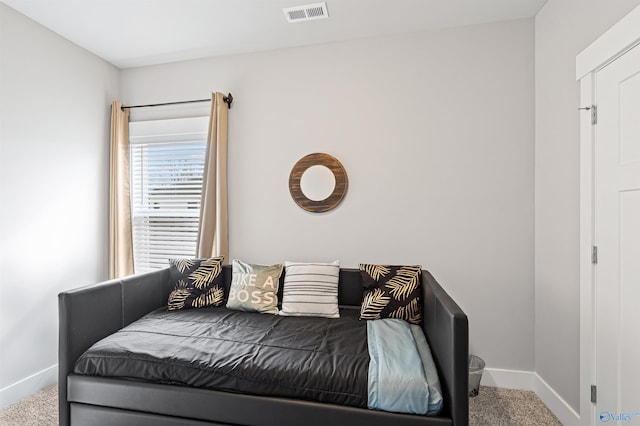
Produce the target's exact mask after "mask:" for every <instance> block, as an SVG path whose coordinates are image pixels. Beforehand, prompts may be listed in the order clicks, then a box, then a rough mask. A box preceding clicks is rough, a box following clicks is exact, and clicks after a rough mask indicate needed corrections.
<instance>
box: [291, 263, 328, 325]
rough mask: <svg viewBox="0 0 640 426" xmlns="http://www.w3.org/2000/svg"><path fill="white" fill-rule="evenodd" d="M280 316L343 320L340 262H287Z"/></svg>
mask: <svg viewBox="0 0 640 426" xmlns="http://www.w3.org/2000/svg"><path fill="white" fill-rule="evenodd" d="M284 267H285V275H284V291H283V294H282V309H281V310H280V315H284V316H301V317H325V318H340V311H339V310H338V279H339V277H340V262H339V261H337V260H336V261H335V262H331V263H297V262H285V263H284Z"/></svg>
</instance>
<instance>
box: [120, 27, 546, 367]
mask: <svg viewBox="0 0 640 426" xmlns="http://www.w3.org/2000/svg"><path fill="white" fill-rule="evenodd" d="M533 37H534V28H533V20H532V19H528V20H517V21H510V22H503V23H496V24H487V25H479V26H472V27H465V28H458V29H452V30H444V31H436V32H423V33H412V34H406V35H399V36H393V37H382V38H373V39H362V40H357V41H349V42H341V43H335V44H326V45H320V46H312V47H304V48H295V49H286V50H278V51H271V52H264V53H255V54H248V55H240V56H230V57H223V58H210V59H203V60H196V61H189V62H180V63H175V64H167V65H161V66H153V67H145V68H136V69H127V70H123V72H122V74H121V79H122V93H123V97H124V99H123V100H124V102H126V103H131V104H137V103H153V102H163V101H172V100H184V99H199V98H202V97H206V96H208V94H209V92H211V91H216V90H217V91H224V92H226V91H231V92H232V93H233V95H234V96H235V98H236V101H235V102H234V105H233V108H232V109H231V112H230V115H229V121H230V123H229V125H230V130H229V141H230V148H229V213H230V240H231V241H230V250H231V257H232V258H241V259H244V260H246V261H249V262H257V263H268V262H278V261H283V260H324V261H331V260H335V259H339V260H340V261H341V262H342V265H343V266H346V267H356V266H357V265H358V263H359V262H382V263H396V264H397V263H408V264H422V265H423V266H424V267H425V268H427V269H429V270H431V271H432V273H433V274H434V275H435V276H436V278H437V279H439V280H440V282H441V283H442V285H443V286H444V287H445V288H446V289H447V290H448V291H449V292H450V293H451V294H452V295H453V297H454V298H455V299H456V300H457V301H458V302H459V303H460V305H461V306H462V307H463V309H465V311H466V312H467V313H468V315H469V318H470V320H471V350H472V351H473V352H474V353H477V354H479V355H480V356H482V357H483V358H484V359H485V360H486V361H487V364H488V366H489V367H497V368H504V369H514V370H525V371H533V367H534V348H533V338H534V328H533V327H534V319H533V310H534V307H533V295H534V289H533V237H534V230H533V223H534V217H533V214H534V206H533V195H534V189H533V182H534V176H533V169H534V164H533V153H534V146H533V142H534V136H533V130H534V118H533V117H534V76H533V71H534V62H533V61H534V56H533V53H534V45H533ZM203 109H204V112H205V113H206V107H204V108H203ZM189 113H192V111H190V112H189ZM142 114H146V116H147V118H149V117H159V116H172V115H173V116H176V115H180V114H184V111H180V110H179V109H175V110H169V109H166V108H165V109H162V108H156V109H155V110H153V111H151V110H146V111H135V113H134V116H133V118H134V119H141V118H143V117H142ZM312 152H327V153H330V154H333V155H334V156H336V157H337V158H338V159H339V160H340V161H341V162H342V163H343V165H344V166H345V168H346V170H347V173H348V175H349V185H350V186H349V192H348V194H347V196H346V198H345V200H344V201H343V203H342V204H341V205H340V206H339V207H338V208H337V209H336V210H334V211H332V212H329V213H326V214H319V215H318V214H315V215H314V214H310V213H307V212H305V211H303V210H301V209H300V208H299V207H297V206H296V204H295V203H294V202H293V200H292V199H291V197H290V196H289V191H288V188H287V181H288V176H289V171H290V170H291V168H292V167H293V165H294V164H295V162H296V161H297V160H298V159H299V158H301V157H302V156H304V155H306V154H309V153H312Z"/></svg>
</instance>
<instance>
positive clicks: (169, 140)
mask: <svg viewBox="0 0 640 426" xmlns="http://www.w3.org/2000/svg"><path fill="white" fill-rule="evenodd" d="M208 120H209V118H208V117H195V118H186V119H174V120H156V121H144V122H133V123H130V125H129V142H130V150H131V152H130V168H131V220H132V226H133V262H134V270H135V273H142V272H148V271H151V270H154V269H160V268H164V267H167V266H168V259H170V258H180V257H194V256H195V254H196V242H197V236H198V221H199V218H200V196H201V193H202V173H203V170H204V160H205V153H206V138H207V129H208Z"/></svg>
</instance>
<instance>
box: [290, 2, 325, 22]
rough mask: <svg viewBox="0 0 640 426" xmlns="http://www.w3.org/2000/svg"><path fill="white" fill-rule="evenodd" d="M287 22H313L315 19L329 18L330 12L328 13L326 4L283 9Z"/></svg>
mask: <svg viewBox="0 0 640 426" xmlns="http://www.w3.org/2000/svg"><path fill="white" fill-rule="evenodd" d="M282 10H283V11H284V14H285V16H286V17H287V22H289V23H291V22H302V21H311V20H314V19H322V18H328V17H329V12H328V11H327V4H326V3H314V4H307V5H305V6H296V7H287V8H285V9H282Z"/></svg>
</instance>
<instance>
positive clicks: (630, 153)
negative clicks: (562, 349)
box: [594, 46, 640, 425]
mask: <svg viewBox="0 0 640 426" xmlns="http://www.w3.org/2000/svg"><path fill="white" fill-rule="evenodd" d="M596 104H597V106H598V108H597V124H596V130H595V211H594V213H595V244H596V245H597V247H598V260H597V265H596V267H595V327H596V336H595V346H596V348H595V349H596V357H595V366H596V370H595V374H596V377H595V379H596V380H595V382H596V385H597V405H596V418H595V419H594V420H595V421H594V423H595V424H621V425H622V424H632V425H633V424H638V425H640V46H636V47H635V48H634V49H632V50H630V51H629V52H627V53H625V54H624V55H622V56H621V57H620V58H618V59H616V60H615V61H614V62H612V63H611V64H609V65H607V66H606V67H604V68H603V69H602V70H600V71H598V72H597V73H596Z"/></svg>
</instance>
